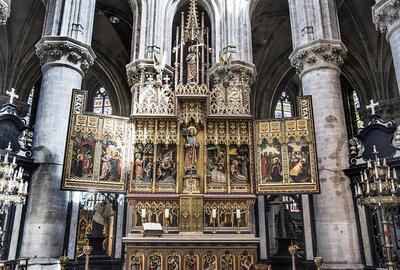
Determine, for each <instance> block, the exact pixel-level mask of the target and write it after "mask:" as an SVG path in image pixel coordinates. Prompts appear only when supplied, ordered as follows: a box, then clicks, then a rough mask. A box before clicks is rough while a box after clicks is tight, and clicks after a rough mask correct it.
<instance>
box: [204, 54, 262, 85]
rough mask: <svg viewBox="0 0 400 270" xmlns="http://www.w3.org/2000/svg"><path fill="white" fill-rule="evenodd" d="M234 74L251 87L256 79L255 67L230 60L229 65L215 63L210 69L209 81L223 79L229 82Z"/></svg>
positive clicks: (243, 62) (247, 63)
mask: <svg viewBox="0 0 400 270" xmlns="http://www.w3.org/2000/svg"><path fill="white" fill-rule="evenodd" d="M222 60H224V61H227V60H225V59H221V60H220V61H222ZM228 61H229V60H228ZM226 74H229V76H226ZM234 74H237V75H240V77H239V79H240V80H242V81H246V82H248V84H249V85H252V84H253V83H254V81H255V80H256V77H257V71H256V66H255V65H254V64H253V63H250V62H246V61H241V60H232V61H231V62H229V63H216V64H214V65H213V66H212V67H211V68H210V79H211V81H213V82H219V80H224V79H227V80H230V79H232V78H233V77H234ZM221 75H222V76H221Z"/></svg>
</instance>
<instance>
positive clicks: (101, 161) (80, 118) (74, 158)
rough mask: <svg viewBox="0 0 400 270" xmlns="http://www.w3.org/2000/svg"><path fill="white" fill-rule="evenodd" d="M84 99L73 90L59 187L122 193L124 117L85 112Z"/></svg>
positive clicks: (123, 182)
mask: <svg viewBox="0 0 400 270" xmlns="http://www.w3.org/2000/svg"><path fill="white" fill-rule="evenodd" d="M85 100H86V93H85V91H77V90H75V91H74V94H73V101H72V106H71V108H72V109H71V116H70V124H69V128H68V136H67V146H66V151H65V160H64V168H63V178H62V189H64V190H82V191H105V192H121V193H124V192H125V184H126V178H127V177H126V172H127V170H126V168H125V167H126V165H127V164H126V160H127V158H126V157H127V153H126V148H125V143H124V142H126V141H127V140H128V134H127V131H128V119H127V118H123V117H115V116H105V115H96V114H89V113H85V112H84V109H85ZM78 103H81V104H78Z"/></svg>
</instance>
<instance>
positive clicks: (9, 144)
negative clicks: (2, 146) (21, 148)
mask: <svg viewBox="0 0 400 270" xmlns="http://www.w3.org/2000/svg"><path fill="white" fill-rule="evenodd" d="M8 149H11V142H8V147H7V150H8Z"/></svg>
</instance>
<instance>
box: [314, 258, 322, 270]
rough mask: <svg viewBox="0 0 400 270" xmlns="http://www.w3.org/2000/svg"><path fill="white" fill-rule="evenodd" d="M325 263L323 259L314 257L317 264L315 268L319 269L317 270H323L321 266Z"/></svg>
mask: <svg viewBox="0 0 400 270" xmlns="http://www.w3.org/2000/svg"><path fill="white" fill-rule="evenodd" d="M323 262H324V261H323V260H322V257H318V256H317V257H314V263H315V266H316V267H317V270H320V269H321V265H322V263H323Z"/></svg>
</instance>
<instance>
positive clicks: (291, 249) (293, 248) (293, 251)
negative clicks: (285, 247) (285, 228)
mask: <svg viewBox="0 0 400 270" xmlns="http://www.w3.org/2000/svg"><path fill="white" fill-rule="evenodd" d="M298 249H299V247H298V246H297V245H295V244H293V241H292V245H291V246H289V252H290V254H291V255H292V270H296V253H297V250H298Z"/></svg>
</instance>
